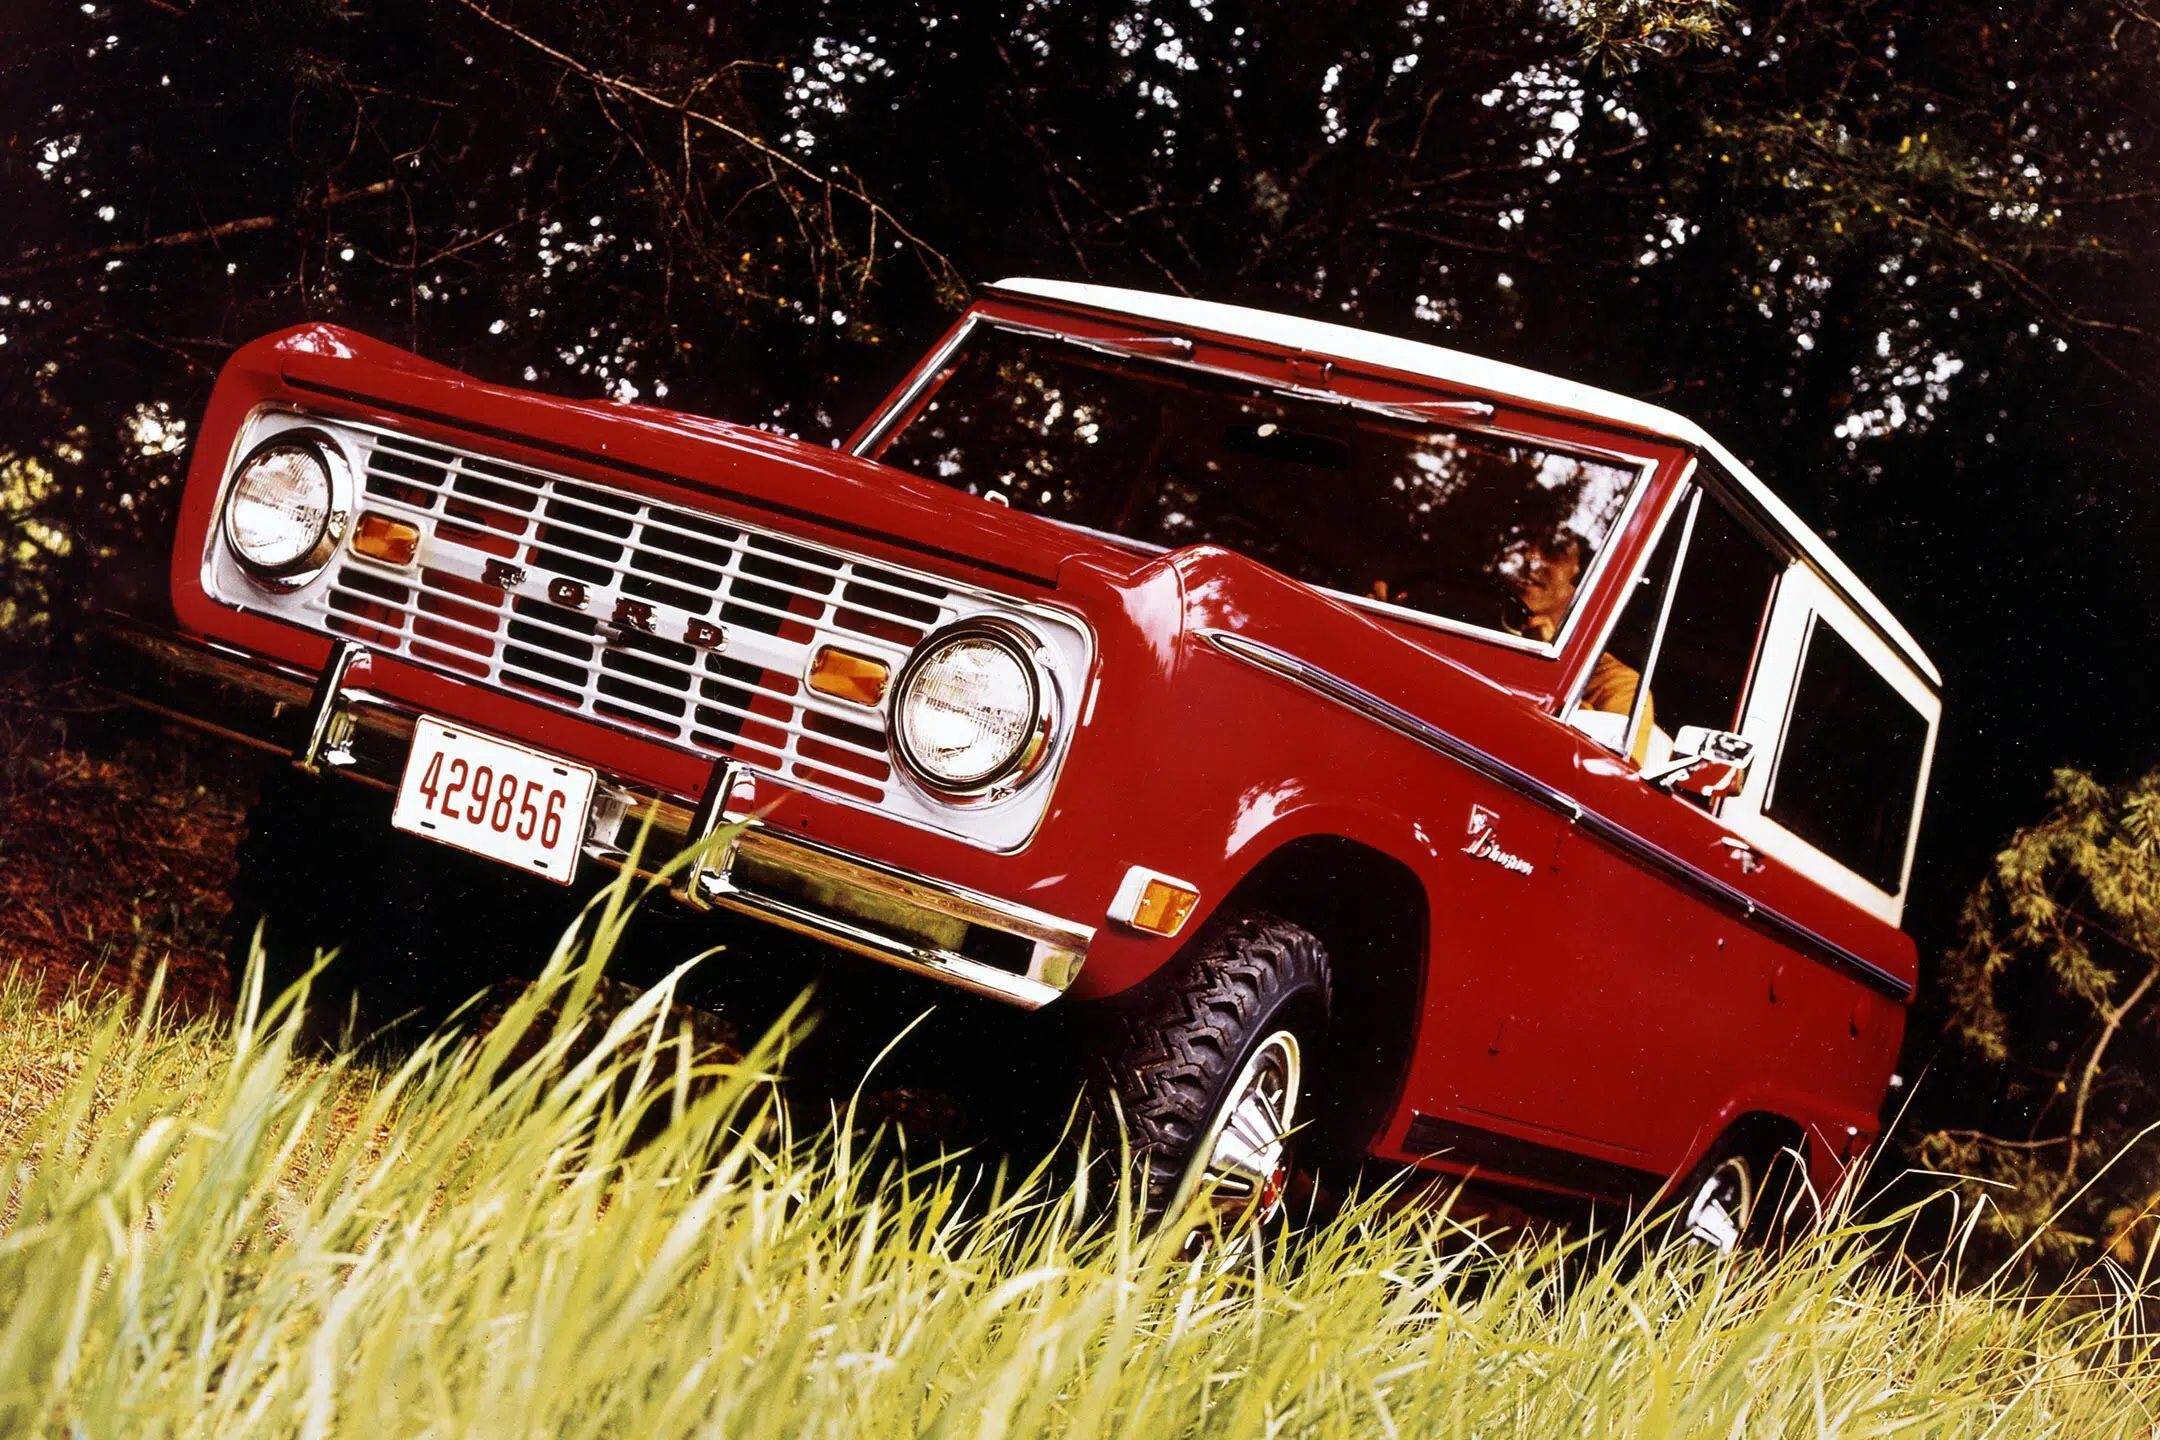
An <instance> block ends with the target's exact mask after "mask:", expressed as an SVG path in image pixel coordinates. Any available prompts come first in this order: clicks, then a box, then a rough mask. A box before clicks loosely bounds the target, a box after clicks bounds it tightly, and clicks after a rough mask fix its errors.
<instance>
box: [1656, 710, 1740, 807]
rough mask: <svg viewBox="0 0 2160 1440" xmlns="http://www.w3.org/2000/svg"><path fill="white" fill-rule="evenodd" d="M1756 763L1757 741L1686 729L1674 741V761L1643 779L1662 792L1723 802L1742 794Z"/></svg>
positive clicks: (1697, 728)
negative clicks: (1673, 792)
mask: <svg viewBox="0 0 2160 1440" xmlns="http://www.w3.org/2000/svg"><path fill="white" fill-rule="evenodd" d="M1754 763H1755V742H1754V741H1752V740H1749V739H1746V738H1745V737H1743V736H1739V735H1735V734H1733V733H1732V732H1731V731H1730V730H1712V729H1711V728H1710V727H1709V726H1707V725H1683V726H1681V727H1680V733H1679V734H1678V735H1676V736H1674V737H1673V748H1672V760H1671V761H1670V762H1669V763H1667V764H1666V765H1664V766H1662V767H1660V768H1659V769H1657V770H1654V771H1652V772H1651V773H1650V774H1648V775H1646V776H1644V777H1643V778H1644V779H1646V780H1648V781H1649V782H1650V783H1651V784H1652V785H1655V786H1657V788H1658V789H1660V790H1668V791H1679V792H1681V793H1683V794H1687V795H1698V796H1700V797H1702V798H1703V799H1705V800H1722V799H1724V798H1725V797H1726V796H1728V795H1737V794H1739V793H1740V787H1741V786H1742V785H1745V784H1746V783H1747V776H1748V767H1749V766H1751V765H1753V764H1754Z"/></svg>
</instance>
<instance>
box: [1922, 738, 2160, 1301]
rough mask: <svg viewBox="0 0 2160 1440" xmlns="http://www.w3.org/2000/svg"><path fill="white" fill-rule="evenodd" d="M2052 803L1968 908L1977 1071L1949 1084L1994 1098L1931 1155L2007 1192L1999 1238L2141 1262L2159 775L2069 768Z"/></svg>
mask: <svg viewBox="0 0 2160 1440" xmlns="http://www.w3.org/2000/svg"><path fill="white" fill-rule="evenodd" d="M2050 798H2051V801H2052V804H2053V808H2052V810H2051V811H2050V812H2049V814H2048V816H2047V817H2046V818H2045V819H2044V820H2042V821H2041V822H2040V823H2039V824H2037V825H2033V826H2030V827H2028V828H2026V829H2023V830H2020V831H2019V832H2018V833H2017V834H2016V835H2015V836H2014V837H2013V838H2012V839H2011V841H2010V844H2009V845H2008V846H2006V847H2005V848H2004V849H2003V850H2002V852H2001V853H2000V854H1998V855H1997V856H1996V857H1995V863H1994V867H1993V871H1992V873H1991V874H1990V875H1989V877H1988V879H1987V880H1986V881H1985V882H1984V883H1983V884H1982V885H1981V887H1980V888H1979V889H1978V890H1977V891H1975V892H1974V894H1973V895H1972V897H1971V899H1970V900H1968V901H1967V902H1966V906H1965V911H1964V916H1963V943H1962V944H1961V945H1960V946H1959V948H1958V949H1957V950H1956V951H1955V952H1954V953H1953V954H1952V955H1951V956H1950V957H1949V960H1948V962H1947V963H1946V965H1945V967H1944V970H1943V977H1942V979H1943V994H1944V999H1945V1002H1946V1005H1947V1012H1948V1024H1949V1028H1950V1032H1951V1034H1952V1035H1953V1036H1954V1038H1955V1039H1956V1040H1957V1041H1958V1042H1959V1044H1960V1046H1961V1047H1962V1050H1963V1052H1964V1057H1965V1058H1966V1060H1967V1061H1968V1063H1967V1064H1965V1065H1964V1066H1963V1067H1962V1068H1960V1067H1959V1066H1958V1064H1957V1063H1956V1060H1955V1058H1954V1059H1953V1062H1952V1065H1951V1067H1950V1068H1949V1069H1948V1070H1946V1072H1945V1073H1943V1074H1941V1075H1939V1076H1938V1077H1936V1081H1935V1083H1936V1084H1937V1085H1939V1086H1942V1087H1945V1088H1956V1087H1958V1086H1961V1085H1963V1086H1970V1087H1973V1088H1974V1089H1976V1090H1978V1091H1979V1094H1977V1095H1962V1096H1959V1097H1957V1099H1956V1100H1955V1101H1954V1102H1953V1103H1955V1105H1956V1106H1957V1108H1958V1109H1960V1110H1962V1111H1965V1112H1966V1113H1967V1115H1968V1117H1969V1119H1968V1120H1967V1121H1966V1122H1964V1123H1963V1124H1961V1125H1960V1127H1959V1128H1943V1129H1940V1130H1937V1131H1935V1132H1934V1133H1932V1134H1930V1135H1929V1136H1928V1137H1927V1138H1926V1140H1925V1141H1924V1142H1923V1144H1922V1146H1921V1153H1922V1155H1923V1156H1924V1157H1925V1158H1926V1159H1927V1160H1928V1161H1929V1162H1930V1163H1932V1164H1935V1165H1938V1166H1940V1167H1942V1168H1944V1169H1947V1170H1953V1171H1958V1172H1962V1173H1965V1174H1969V1175H1973V1176H1976V1177H1978V1178H1979V1179H1981V1180H1983V1181H1992V1182H1995V1183H1996V1186H1997V1187H1999V1188H1996V1189H1994V1190H1993V1192H1992V1194H1991V1196H1990V1205H1989V1208H1988V1210H1987V1212H1986V1213H1987V1215H1988V1217H1989V1224H1990V1226H1991V1227H1992V1228H1993V1229H1994V1230H1995V1231H1996V1232H1997V1233H2000V1234H2002V1235H2005V1236H2008V1237H2012V1238H2017V1239H2025V1238H2028V1237H2029V1238H2031V1239H2032V1240H2033V1241H2034V1248H2035V1249H2036V1250H2038V1251H2040V1252H2041V1253H2052V1254H2054V1255H2055V1256H2057V1257H2058V1258H2064V1259H2067V1258H2070V1257H2072V1256H2075V1255H2078V1254H2080V1253H2081V1252H2089V1251H2090V1250H2091V1249H2092V1247H2094V1246H2095V1245H2096V1244H2098V1245H2102V1246H2103V1247H2105V1248H2108V1249H2112V1250H2113V1251H2115V1252H2116V1255H2117V1258H2118V1259H2122V1260H2125V1261H2134V1260H2135V1259H2136V1258H2137V1255H2138V1253H2139V1251H2140V1249H2141V1248H2142V1246H2144V1245H2146V1244H2149V1243H2150V1241H2151V1238H2152V1230H2153V1227H2152V1224H2151V1217H2152V1216H2153V1214H2154V1213H2155V1211H2156V1208H2160V1154H2156V1150H2155V1144H2154V1142H2153V1141H2152V1140H2151V1139H2150V1138H2148V1130H2149V1127H2150V1125H2151V1122H2152V1120H2153V1118H2154V1116H2155V1113H2156V1109H2155V1105H2156V1102H2160V1052H2156V1051H2155V1048H2154V1045H2153V1040H2154V1028H2155V1023H2156V1019H2160V1006H2156V1004H2155V1000H2156V998H2160V997H2156V995H2155V984H2156V982H2160V771H2156V772H2154V773H2152V774H2149V775H2147V776H2145V777H2144V778H2143V779H2141V780H2138V781H2136V782H2134V783H2131V784H2128V785H2118V786H2107V785H2103V784H2101V783H2100V782H2099V781H2097V780H2095V779H2094V778H2093V777H2092V776H2090V775H2087V774H2085V773H2083V772H2080V771H2076V770H2062V771H2058V772H2057V773H2056V776H2055V784H2054V789H2053V791H2052V792H2051V796H2050ZM1976 1102H1978V1103H1976ZM2099 1159H2104V1160H2105V1163H2104V1164H2096V1163H2095V1161H2096V1160H2099Z"/></svg>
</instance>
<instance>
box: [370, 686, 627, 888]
mask: <svg viewBox="0 0 2160 1440" xmlns="http://www.w3.org/2000/svg"><path fill="white" fill-rule="evenodd" d="M593 778H594V777H593V772H592V770H591V769H589V768H588V767H586V766H583V765H573V764H571V763H570V762H569V761H567V760H558V759H556V758H555V757H554V756H553V755H547V754H543V753H542V752H540V751H538V750H528V749H526V748H525V747H524V746H523V745H512V744H510V743H509V742H508V741H505V740H497V739H495V738H494V737H493V736H491V735H482V734H479V733H477V732H475V731H472V730H466V729H463V728H461V727H458V726H455V725H445V724H444V723H443V722H442V721H440V720H430V719H428V718H426V717H425V716H423V717H421V719H420V720H419V721H418V722H417V723H416V724H415V725H414V726H413V740H412V753H411V754H410V755H408V756H407V757H406V759H405V778H404V779H403V780H402V781H400V782H399V784H398V797H397V808H396V809H394V810H392V811H391V812H390V823H391V825H392V826H394V827H395V828H397V829H399V830H404V831H408V832H410V833H411V834H414V835H425V836H427V837H428V838H429V839H431V840H440V841H442V842H443V843H444V844H446V845H455V846H457V847H458V849H460V850H470V851H472V852H473V853H474V854H476V855H485V856H487V857H488V858H489V859H491V860H500V861H502V862H503V863H504V864H506V865H515V866H517V867H518V868H520V869H523V870H530V871H532V872H533V873H534V874H535V875H545V876H546V877H547V878H548V879H550V880H554V881H556V882H558V883H560V884H564V885H567V884H569V883H570V881H571V879H572V877H573V876H575V875H576V874H577V860H578V853H579V851H580V849H581V848H582V847H583V845H584V842H585V821H586V817H587V814H588V813H589V812H590V811H591V809H592V796H593Z"/></svg>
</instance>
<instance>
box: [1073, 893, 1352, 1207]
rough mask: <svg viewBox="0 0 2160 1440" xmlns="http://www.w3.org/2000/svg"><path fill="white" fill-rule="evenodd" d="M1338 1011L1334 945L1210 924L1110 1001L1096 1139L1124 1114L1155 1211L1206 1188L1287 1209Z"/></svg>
mask: <svg viewBox="0 0 2160 1440" xmlns="http://www.w3.org/2000/svg"><path fill="white" fill-rule="evenodd" d="M1328 1006H1329V973H1328V957H1327V950H1326V949H1325V947H1323V946H1322V945H1321V943H1320V941H1319V940H1318V939H1317V938H1316V937H1315V936H1314V935H1313V934H1312V933H1311V932H1310V931H1308V930H1306V929H1304V928H1303V927H1301V926H1298V925H1294V924H1292V923H1290V922H1289V921H1286V920H1280V919H1277V918H1275V917H1274V916H1271V915H1265V914H1252V915H1246V916H1240V917H1233V918H1229V919H1217V920H1216V921H1213V922H1211V923H1210V924H1209V925H1208V926H1207V927H1206V928H1205V929H1203V930H1202V931H1201V932H1200V933H1199V934H1198V935H1197V936H1195V937H1194V938H1193V940H1192V941H1191V942H1190V943H1189V945H1188V946H1187V948H1186V950H1185V951H1184V953H1182V954H1181V955H1179V956H1178V958H1177V959H1175V960H1173V961H1172V962H1171V963H1170V965H1169V966H1168V967H1167V968H1166V969H1165V970H1164V971H1163V972H1162V973H1160V974H1158V975H1156V976H1155V977H1154V978H1152V979H1150V980H1148V981H1146V982H1145V983H1143V984H1141V985H1139V986H1136V987H1135V988H1134V989H1133V990H1132V991H1130V992H1127V993H1126V994H1124V995H1119V996H1116V997H1113V998H1112V999H1111V1000H1109V1001H1107V1002H1105V1003H1104V1017H1103V1018H1104V1019H1105V1021H1106V1023H1105V1024H1104V1025H1103V1026H1102V1028H1101V1033H1100V1034H1099V1036H1098V1037H1097V1038H1096V1040H1095V1043H1093V1044H1091V1045H1090V1047H1089V1051H1090V1053H1089V1056H1088V1065H1089V1068H1090V1070H1091V1071H1092V1072H1093V1074H1092V1078H1093V1080H1094V1082H1095V1086H1094V1088H1095V1093H1096V1100H1097V1116H1098V1126H1097V1134H1098V1136H1115V1135H1117V1134H1118V1133H1119V1121H1120V1120H1122V1122H1123V1132H1124V1134H1125V1137H1126V1140H1127V1142H1128V1144H1129V1145H1130V1148H1131V1155H1132V1160H1133V1163H1134V1164H1136V1165H1139V1166H1142V1167H1144V1173H1145V1176H1146V1178H1145V1181H1144V1182H1143V1183H1144V1188H1143V1190H1142V1199H1143V1202H1144V1204H1145V1207H1146V1209H1147V1210H1148V1212H1149V1213H1150V1214H1155V1215H1160V1214H1162V1213H1164V1212H1166V1211H1169V1210H1174V1209H1177V1208H1179V1207H1181V1206H1182V1205H1184V1204H1185V1203H1186V1201H1187V1200H1188V1199H1190V1198H1191V1196H1192V1195H1193V1194H1194V1193H1195V1192H1196V1191H1201V1192H1204V1193H1206V1194H1207V1196H1208V1197H1209V1199H1210V1200H1211V1202H1212V1203H1213V1204H1214V1205H1215V1206H1216V1207H1217V1208H1218V1209H1219V1210H1221V1211H1223V1212H1225V1213H1226V1214H1228V1215H1233V1216H1234V1215H1237V1214H1242V1213H1246V1212H1252V1213H1254V1214H1255V1215H1256V1216H1257V1217H1258V1218H1259V1219H1261V1220H1263V1221H1265V1220H1271V1219H1273V1218H1274V1217H1275V1216H1276V1215H1277V1214H1279V1213H1280V1212H1281V1210H1282V1206H1283V1199H1284V1194H1285V1192H1286V1190H1287V1187H1288V1184H1289V1180H1290V1176H1291V1174H1292V1173H1293V1168H1294V1165H1295V1160H1296V1149H1297V1142H1298V1139H1299V1131H1300V1126H1301V1125H1302V1124H1303V1122H1304V1121H1305V1118H1306V1114H1307V1112H1308V1111H1309V1110H1310V1108H1311V1095H1310V1086H1311V1084H1312V1075H1313V1064H1314V1059H1315V1057H1316V1055H1317V1053H1318V1046H1319V1043H1320V1041H1321V1038H1322V1036H1323V1034H1324V1031H1325V1027H1326V1024H1327V1018H1328Z"/></svg>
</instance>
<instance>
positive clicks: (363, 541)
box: [352, 510, 420, 565]
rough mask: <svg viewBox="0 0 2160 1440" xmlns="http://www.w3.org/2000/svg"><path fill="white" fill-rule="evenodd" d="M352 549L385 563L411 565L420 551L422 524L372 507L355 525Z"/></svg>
mask: <svg viewBox="0 0 2160 1440" xmlns="http://www.w3.org/2000/svg"><path fill="white" fill-rule="evenodd" d="M352 548H353V549H354V550H355V551H357V552H359V553H360V554H362V555H365V556H367V557H368V559H370V560H380V561H382V562H383V564H385V565H410V564H412V562H413V556H415V555H417V554H419V553H420V527H419V526H417V525H412V524H408V523H407V522H405V521H403V520H393V519H391V518H390V517H389V516H388V515H378V514H376V513H375V512H374V511H372V510H370V511H368V512H367V513H366V514H365V515H362V516H361V517H360V523H359V524H358V525H355V526H354V527H353V537H352Z"/></svg>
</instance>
